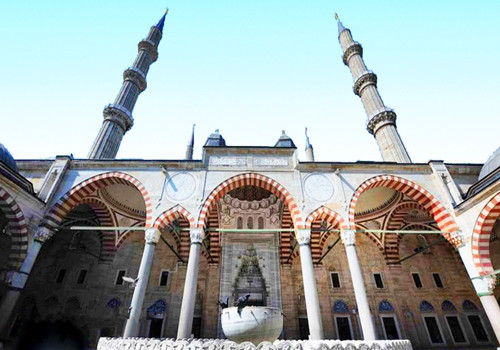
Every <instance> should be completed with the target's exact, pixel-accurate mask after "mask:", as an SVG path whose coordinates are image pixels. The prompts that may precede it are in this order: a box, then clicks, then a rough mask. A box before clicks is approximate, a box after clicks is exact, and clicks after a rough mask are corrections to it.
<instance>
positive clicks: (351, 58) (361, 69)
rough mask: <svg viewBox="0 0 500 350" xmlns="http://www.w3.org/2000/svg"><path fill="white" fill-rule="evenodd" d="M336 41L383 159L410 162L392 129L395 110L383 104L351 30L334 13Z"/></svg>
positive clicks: (369, 130) (367, 126)
mask: <svg viewBox="0 0 500 350" xmlns="http://www.w3.org/2000/svg"><path fill="white" fill-rule="evenodd" d="M335 19H337V21H338V28H339V41H340V45H341V46H342V51H343V57H342V59H343V61H344V64H345V65H346V66H348V67H349V69H350V70H351V74H352V77H353V79H354V87H353V90H354V93H355V94H356V95H358V96H359V97H360V98H361V101H362V102H363V106H364V107H365V111H366V114H367V115H368V120H367V123H366V128H367V129H368V132H369V133H370V134H372V135H373V136H374V137H375V139H376V140H377V143H378V146H379V148H380V153H381V154H382V159H383V160H384V161H386V162H397V163H411V159H410V156H409V155H408V152H407V151H406V148H405V146H404V144H403V141H402V140H401V137H400V136H399V133H398V131H397V129H396V113H395V112H394V110H392V109H391V108H388V107H386V106H385V105H384V102H383V101H382V97H380V94H379V92H378V90H377V76H376V75H375V73H373V72H372V71H370V70H368V69H367V68H366V66H365V63H364V62H363V48H362V47H361V44H360V43H358V42H356V41H354V40H353V39H352V35H351V31H350V30H349V29H347V28H344V26H343V25H342V22H341V21H340V20H339V18H338V16H337V14H335Z"/></svg>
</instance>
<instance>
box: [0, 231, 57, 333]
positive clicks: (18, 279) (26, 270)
mask: <svg viewBox="0 0 500 350" xmlns="http://www.w3.org/2000/svg"><path fill="white" fill-rule="evenodd" d="M53 234H54V233H53V232H52V231H50V230H49V229H48V228H46V227H42V226H40V227H38V229H37V231H36V233H35V237H34V240H33V243H32V244H31V246H30V247H29V249H28V254H27V255H26V258H25V259H24V261H23V263H22V265H21V268H20V269H19V271H10V272H9V273H8V277H7V281H8V284H9V289H8V291H7V293H6V295H5V297H4V299H3V300H2V304H1V305H0V316H1V317H0V335H3V336H7V335H8V333H9V331H10V327H11V326H12V324H9V322H8V321H9V320H10V319H11V318H12V312H13V311H14V308H15V306H16V304H17V300H18V299H19V297H20V295H21V291H22V290H23V289H24V286H25V285H26V281H27V280H28V277H29V275H30V273H31V270H32V269H33V266H34V265H35V261H36V258H37V257H38V253H39V252H40V249H41V248H42V245H43V243H44V242H45V241H46V240H47V239H49V238H50V237H52V235H53Z"/></svg>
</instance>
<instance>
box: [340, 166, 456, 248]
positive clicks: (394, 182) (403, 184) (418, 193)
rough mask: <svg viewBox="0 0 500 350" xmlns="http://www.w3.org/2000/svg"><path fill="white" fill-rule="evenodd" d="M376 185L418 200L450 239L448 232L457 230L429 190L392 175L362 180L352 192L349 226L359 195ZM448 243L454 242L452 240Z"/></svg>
mask: <svg viewBox="0 0 500 350" xmlns="http://www.w3.org/2000/svg"><path fill="white" fill-rule="evenodd" d="M377 187H388V188H392V189H394V190H396V191H399V192H402V193H404V194H405V195H407V196H408V197H410V198H411V199H413V200H415V201H416V202H418V203H419V204H420V205H422V207H423V208H424V209H425V210H427V211H428V212H429V213H430V214H431V215H432V216H433V217H434V220H435V221H436V223H437V225H438V227H439V229H440V230H441V231H443V232H445V233H444V234H443V236H444V237H445V238H446V239H448V240H450V235H449V233H451V232H454V231H457V230H458V226H457V224H456V223H455V220H454V219H453V217H452V216H451V215H450V214H449V213H448V211H447V210H446V208H445V207H444V206H443V204H441V202H439V201H438V200H437V199H436V197H434V195H432V194H431V193H430V192H429V191H427V190H426V189H424V188H423V187H421V186H420V185H417V184H416V183H414V182H412V181H410V180H407V179H404V178H401V177H398V176H394V175H378V176H374V177H372V178H370V179H368V180H366V181H365V182H363V183H362V184H361V185H359V187H358V188H357V189H356V192H354V194H353V196H352V198H351V203H350V205H349V227H351V228H354V227H355V223H354V219H355V218H354V213H355V210H356V203H357V201H358V199H359V197H360V196H361V195H362V194H363V193H364V192H365V191H367V190H369V189H371V188H377ZM450 243H452V244H454V242H451V241H450Z"/></svg>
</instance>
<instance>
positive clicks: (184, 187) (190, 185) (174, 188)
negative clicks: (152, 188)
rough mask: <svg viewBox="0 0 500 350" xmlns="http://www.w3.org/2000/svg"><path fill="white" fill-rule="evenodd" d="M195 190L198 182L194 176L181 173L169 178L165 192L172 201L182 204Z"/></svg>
mask: <svg viewBox="0 0 500 350" xmlns="http://www.w3.org/2000/svg"><path fill="white" fill-rule="evenodd" d="M195 190H196V180H195V178H194V176H193V175H191V174H189V173H186V172H181V173H177V174H174V175H173V176H171V177H169V178H168V181H167V185H166V189H165V192H166V194H167V197H168V198H169V199H170V200H171V201H173V202H181V201H184V200H186V199H188V198H189V197H191V195H192V194H193V193H194V191H195Z"/></svg>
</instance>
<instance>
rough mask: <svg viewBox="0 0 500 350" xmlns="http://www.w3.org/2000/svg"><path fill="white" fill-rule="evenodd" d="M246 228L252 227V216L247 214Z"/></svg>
mask: <svg viewBox="0 0 500 350" xmlns="http://www.w3.org/2000/svg"><path fill="white" fill-rule="evenodd" d="M247 228H249V229H252V228H253V217H251V216H249V217H248V219H247Z"/></svg>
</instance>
